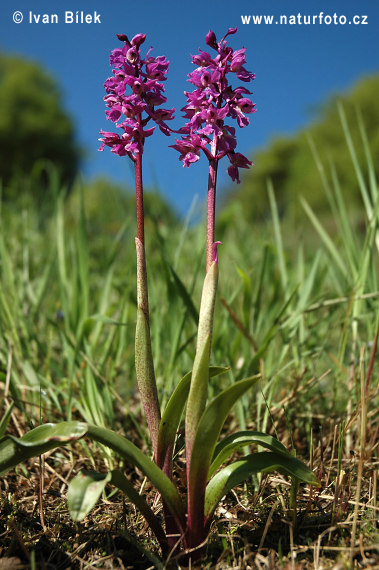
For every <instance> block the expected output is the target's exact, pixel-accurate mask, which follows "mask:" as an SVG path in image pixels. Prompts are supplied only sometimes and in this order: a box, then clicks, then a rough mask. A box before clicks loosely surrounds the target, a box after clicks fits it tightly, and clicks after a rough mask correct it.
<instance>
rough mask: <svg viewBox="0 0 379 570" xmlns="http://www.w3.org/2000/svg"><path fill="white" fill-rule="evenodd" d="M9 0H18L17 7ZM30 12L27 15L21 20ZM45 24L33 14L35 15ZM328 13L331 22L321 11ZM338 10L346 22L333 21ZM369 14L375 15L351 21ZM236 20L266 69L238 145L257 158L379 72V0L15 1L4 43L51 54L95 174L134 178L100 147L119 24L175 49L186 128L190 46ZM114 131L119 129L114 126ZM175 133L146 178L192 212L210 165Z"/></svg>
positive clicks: (4, 17)
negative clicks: (179, 147) (184, 150)
mask: <svg viewBox="0 0 379 570" xmlns="http://www.w3.org/2000/svg"><path fill="white" fill-rule="evenodd" d="M6 4H7V5H6ZM16 11H20V12H21V13H22V14H23V21H22V22H21V23H19V24H17V23H15V22H14V21H13V14H14V12H16ZM30 11H31V12H32V13H33V14H36V15H37V17H38V14H39V15H40V23H38V24H37V23H35V22H34V23H29V13H30ZM66 11H67V12H73V13H74V16H75V15H76V12H79V15H80V12H81V11H83V12H84V14H92V15H94V14H95V12H96V13H97V15H99V18H100V23H96V24H95V23H91V24H85V23H83V24H80V23H78V24H76V23H65V12H66ZM320 12H323V16H322V23H320V18H319V14H320ZM43 14H48V15H51V14H57V16H58V24H53V23H49V24H42V23H41V20H42V16H43ZM298 14H300V15H301V17H303V16H311V19H312V20H313V16H317V18H316V19H315V24H313V25H306V24H304V23H302V24H299V23H296V24H292V25H291V24H289V23H288V24H287V25H284V24H280V23H278V24H275V23H273V24H271V25H269V24H264V23H263V22H262V23H261V24H260V25H259V24H254V23H253V22H252V21H251V23H250V24H248V25H246V24H245V25H244V24H242V21H241V16H246V15H254V16H264V15H268V16H270V15H273V16H274V22H275V21H279V18H280V16H281V15H286V16H287V17H288V18H290V16H291V15H292V16H295V17H296V18H297V15H298ZM334 14H336V15H337V18H341V21H343V20H344V17H346V22H347V23H346V24H345V25H342V24H338V25H336V24H334V23H333V20H332V22H331V23H330V24H326V23H324V21H325V19H326V21H328V18H326V17H327V16H331V17H332V19H333V15H334ZM354 16H359V17H360V20H361V21H363V20H364V19H365V18H363V16H366V19H365V20H366V22H367V23H366V24H360V25H354V24H353V23H351V24H349V23H348V22H349V21H351V22H352V21H353V17H354ZM229 27H238V32H237V34H236V35H234V36H231V37H230V45H231V46H232V47H233V48H234V49H239V48H240V47H242V46H245V47H246V48H247V66H246V67H247V68H248V69H249V71H252V72H255V73H256V75H257V78H256V80H255V82H254V84H253V90H254V95H253V97H252V99H253V101H254V102H255V103H256V104H257V113H255V114H254V115H253V116H251V117H252V119H251V124H250V126H248V127H247V128H245V129H242V130H239V132H238V135H239V136H238V140H239V143H238V150H239V151H240V152H242V153H244V154H248V155H249V156H250V157H252V158H253V159H254V150H255V149H257V148H261V147H262V146H264V145H266V144H267V143H268V142H269V141H270V139H271V138H272V137H274V136H275V135H277V134H289V133H292V132H294V131H295V130H296V129H298V128H301V127H302V126H304V125H305V124H306V123H307V121H309V120H310V119H311V118H312V116H314V113H315V110H316V109H317V107H318V105H319V104H320V103H321V102H322V101H323V100H324V99H325V98H326V97H328V96H330V95H332V94H334V93H336V92H338V91H341V90H345V89H347V88H349V87H350V86H352V85H353V83H354V82H355V81H356V80H357V79H359V78H361V77H363V76H364V75H367V74H370V73H375V72H378V71H379V61H378V53H379V1H378V0H354V1H353V0H307V1H304V0H248V1H247V0H240V1H239V2H235V1H234V2H227V1H226V0H218V1H215V0H207V1H205V0H201V1H199V0H191V1H190V2H180V1H178V0H176V1H174V0H166V1H164V0H162V1H161V2H157V1H154V2H153V1H150V0H146V1H145V2H141V1H140V2H138V1H134V2H130V1H127V0H113V1H112V2H105V1H104V0H101V1H100V0H91V1H90V0H75V1H74V0H48V1H45V0H13V1H12V2H7V3H5V2H3V3H2V4H1V7H0V49H1V50H2V51H5V52H10V53H14V54H19V55H21V56H23V57H26V58H28V59H32V60H34V61H37V62H40V63H41V64H43V66H44V67H45V68H46V69H47V70H48V71H49V72H50V73H51V74H52V75H53V76H54V77H55V78H56V79H57V80H58V82H59V84H60V86H61V88H62V92H63V101H64V106H65V108H66V110H67V111H68V112H69V113H70V114H71V116H73V118H74V119H75V123H76V133H77V140H78V142H79V144H80V145H81V146H82V147H83V148H84V149H85V151H86V155H87V158H86V160H85V161H84V162H83V165H82V171H83V174H84V176H85V178H87V179H89V178H92V177H95V176H96V175H106V176H109V177H112V178H113V179H115V180H116V181H117V182H119V183H121V184H125V186H126V185H128V186H132V185H133V178H132V169H131V168H130V163H129V161H128V160H127V159H126V158H120V157H118V156H114V155H113V154H111V153H110V151H108V150H106V151H104V152H103V153H100V152H97V148H98V145H99V143H98V140H97V139H98V137H99V130H100V129H101V128H103V129H104V130H108V129H109V127H110V126H113V125H111V124H110V123H107V121H106V119H105V115H104V110H105V107H104V103H103V96H104V89H103V83H104V81H105V79H106V78H107V77H108V76H109V75H110V67H109V59H108V58H109V53H110V51H111V50H112V49H114V48H115V47H118V45H120V44H119V41H118V40H117V38H116V36H115V35H116V33H125V34H127V35H128V36H129V37H132V36H133V35H135V34H137V33H146V34H147V40H146V42H145V45H146V46H147V47H149V46H150V45H152V46H153V47H154V51H153V55H156V56H157V55H166V57H167V58H168V59H169V60H170V71H169V77H168V81H167V82H166V96H167V97H168V104H167V106H169V107H175V108H176V119H175V125H174V126H176V127H177V128H179V127H180V126H181V125H182V120H181V112H180V109H181V107H183V105H184V103H185V99H184V95H183V91H184V90H185V89H188V88H189V87H190V86H189V84H188V83H187V82H186V79H187V74H188V73H189V72H190V71H192V69H193V65H192V64H191V60H190V56H189V54H191V53H192V54H194V53H196V52H197V49H198V47H201V48H203V49H204V48H205V47H206V46H205V43H204V37H205V35H206V33H207V32H208V30H209V29H212V30H213V31H214V32H215V33H216V35H217V37H218V38H220V37H222V36H223V35H224V33H225V32H226V30H227V29H228V28H229ZM109 130H112V129H109ZM173 142H174V141H173V139H167V138H166V137H165V136H164V135H162V134H161V133H160V132H157V133H155V135H154V136H153V137H151V138H150V139H148V141H147V145H146V151H145V157H144V177H145V178H144V183H145V187H148V186H155V187H158V188H159V190H160V192H161V193H162V194H163V195H164V196H166V197H167V198H168V199H169V200H170V201H171V203H172V204H173V205H174V206H175V207H176V208H177V209H178V211H180V212H181V213H185V212H186V211H188V209H189V208H190V205H191V203H192V200H193V198H194V196H195V195H197V196H199V197H200V198H202V197H204V196H205V193H206V185H207V164H206V160H205V157H202V159H201V161H200V163H197V164H195V165H192V166H191V168H190V169H187V168H186V169H184V168H183V167H182V164H181V163H180V162H179V160H178V156H179V155H178V153H177V152H175V151H174V150H172V149H169V148H168V145H169V144H173ZM226 167H227V164H226V162H225V163H221V164H220V176H219V184H220V187H221V188H222V187H226V186H227V185H228V184H229V180H228V177H227V176H226V174H225V172H226Z"/></svg>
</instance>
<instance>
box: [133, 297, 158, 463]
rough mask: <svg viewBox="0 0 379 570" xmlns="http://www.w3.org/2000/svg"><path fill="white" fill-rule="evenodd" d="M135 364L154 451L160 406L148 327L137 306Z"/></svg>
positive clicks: (155, 449)
mask: <svg viewBox="0 0 379 570" xmlns="http://www.w3.org/2000/svg"><path fill="white" fill-rule="evenodd" d="M135 365H136V376H137V384H138V390H139V393H140V395H141V400H142V405H143V409H144V412H145V417H146V420H147V424H148V427H149V432H150V437H151V441H152V444H153V449H154V452H155V453H156V451H157V445H158V430H159V422H160V408H159V401H158V393H157V385H156V381H155V372H154V362H153V354H152V349H151V340H150V327H149V323H148V322H147V319H146V316H145V313H144V312H143V310H142V309H141V308H140V307H138V308H137V326H136V337H135Z"/></svg>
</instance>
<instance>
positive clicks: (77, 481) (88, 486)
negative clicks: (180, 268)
mask: <svg viewBox="0 0 379 570" xmlns="http://www.w3.org/2000/svg"><path fill="white" fill-rule="evenodd" d="M111 478H112V473H110V472H109V473H97V472H96V471H81V472H80V473H78V475H76V477H74V479H72V481H71V482H70V484H69V486H68V492H67V501H68V510H69V512H70V515H71V518H72V519H73V520H74V521H81V520H83V519H84V518H85V517H86V516H87V515H88V513H89V512H90V511H91V510H92V509H93V507H94V506H95V505H96V503H97V501H98V500H99V498H100V495H101V493H102V492H103V490H104V488H105V485H106V484H107V483H108V482H109V481H110V480H111Z"/></svg>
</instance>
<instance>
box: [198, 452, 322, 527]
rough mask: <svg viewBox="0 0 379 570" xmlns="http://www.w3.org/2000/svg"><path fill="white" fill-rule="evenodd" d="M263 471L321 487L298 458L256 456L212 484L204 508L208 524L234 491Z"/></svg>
mask: <svg viewBox="0 0 379 570" xmlns="http://www.w3.org/2000/svg"><path fill="white" fill-rule="evenodd" d="M261 471H263V472H266V473H267V472H271V471H279V472H280V473H284V474H286V475H289V476H291V477H295V478H296V479H298V480H299V481H303V482H304V483H308V484H310V485H314V486H315V487H320V482H319V480H318V479H317V477H316V476H315V475H314V473H313V472H312V471H311V470H310V469H309V468H308V467H307V466H306V465H305V464H304V463H302V462H301V461H300V460H299V459H297V458H296V457H293V456H292V455H284V454H280V453H275V452H270V451H262V452H260V453H252V454H250V455H246V456H245V457H243V458H242V459H241V460H240V461H236V462H235V463H232V464H231V465H227V466H226V467H224V468H223V469H221V471H219V472H218V473H217V474H216V475H215V476H214V477H213V479H211V481H209V483H208V485H207V489H206V493H205V508H204V513H205V517H206V521H207V523H208V522H210V520H211V518H212V516H213V513H214V511H215V509H216V507H217V505H218V503H219V502H220V501H221V499H222V498H223V497H224V496H225V495H226V494H227V493H228V492H229V491H230V490H231V489H233V488H234V487H236V486H237V485H239V484H240V483H241V482H242V481H244V480H245V479H248V478H249V477H250V476H251V475H253V474H255V473H259V472H261Z"/></svg>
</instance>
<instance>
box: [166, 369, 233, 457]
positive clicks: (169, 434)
mask: <svg viewBox="0 0 379 570" xmlns="http://www.w3.org/2000/svg"><path fill="white" fill-rule="evenodd" d="M228 370H229V368H224V367H222V366H210V367H209V377H210V378H211V377H214V376H218V375H220V374H224V373H225V372H227V371H228ZM191 375H192V372H188V373H187V374H186V375H185V376H183V378H182V379H181V381H180V382H179V384H178V385H177V387H176V388H175V390H174V392H173V393H172V396H171V398H170V399H169V401H168V403H167V406H166V408H165V410H164V412H163V415H162V419H161V423H160V426H159V435H158V454H157V464H158V465H159V466H161V465H162V464H163V461H164V458H165V455H166V452H167V450H168V449H169V447H172V446H173V445H174V443H175V437H176V433H177V431H178V429H179V424H180V420H181V417H182V414H183V410H184V407H185V405H186V401H187V398H188V393H189V389H190V383H191Z"/></svg>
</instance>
